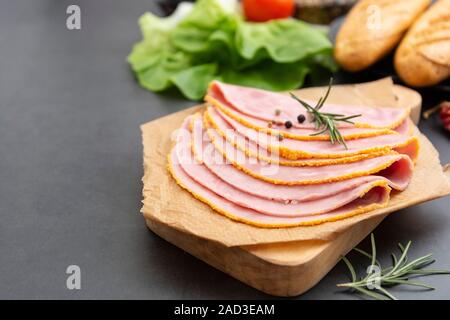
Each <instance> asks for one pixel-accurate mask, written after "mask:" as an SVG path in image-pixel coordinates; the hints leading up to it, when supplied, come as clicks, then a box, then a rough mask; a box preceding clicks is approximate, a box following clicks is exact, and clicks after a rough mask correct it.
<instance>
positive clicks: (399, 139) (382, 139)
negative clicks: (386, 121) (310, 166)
mask: <svg viewBox="0 0 450 320" xmlns="http://www.w3.org/2000/svg"><path fill="white" fill-rule="evenodd" d="M206 118H207V120H208V121H209V123H210V124H211V125H212V127H214V128H215V129H216V130H217V132H218V133H219V134H220V135H222V136H223V137H227V135H228V136H229V135H230V134H233V132H235V133H234V135H236V134H239V135H241V136H244V137H245V138H247V139H248V140H250V141H253V142H254V143H256V144H257V145H258V146H260V147H263V148H264V149H267V150H268V151H270V152H272V153H275V154H277V155H280V156H281V157H283V158H288V159H292V160H298V159H308V158H313V157H314V158H316V159H317V158H319V159H326V158H342V157H351V156H355V155H358V154H369V155H379V154H382V153H386V152H389V151H391V150H393V151H397V152H399V153H403V154H406V155H408V156H409V157H410V158H411V159H413V160H415V159H416V158H417V155H418V150H419V141H418V139H417V137H416V136H409V135H402V134H398V133H395V132H391V133H389V134H384V135H377V136H374V137H368V138H361V139H356V140H349V141H346V144H347V149H345V148H344V146H342V145H341V144H338V143H335V144H332V143H331V142H330V141H301V140H295V139H290V138H283V139H282V140H281V141H280V140H279V139H277V137H276V136H273V135H270V134H266V133H265V132H261V131H257V130H254V129H252V128H248V127H246V126H244V125H243V124H241V123H240V122H238V121H236V120H234V119H232V118H231V117H228V116H227V115H226V114H224V113H222V112H221V111H220V110H218V109H215V108H212V107H208V108H207V110H206ZM230 139H232V138H231V137H229V138H228V140H229V141H231V140H230ZM241 139H242V138H241ZM357 160H360V159H357ZM345 162H346V161H345Z"/></svg>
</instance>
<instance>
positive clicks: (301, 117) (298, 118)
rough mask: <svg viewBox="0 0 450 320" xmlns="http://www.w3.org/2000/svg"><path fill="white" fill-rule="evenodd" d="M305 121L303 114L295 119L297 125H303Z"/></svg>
mask: <svg viewBox="0 0 450 320" xmlns="http://www.w3.org/2000/svg"><path fill="white" fill-rule="evenodd" d="M305 120H306V117H305V116H304V115H303V114H299V115H298V117H297V121H298V123H303V122H305Z"/></svg>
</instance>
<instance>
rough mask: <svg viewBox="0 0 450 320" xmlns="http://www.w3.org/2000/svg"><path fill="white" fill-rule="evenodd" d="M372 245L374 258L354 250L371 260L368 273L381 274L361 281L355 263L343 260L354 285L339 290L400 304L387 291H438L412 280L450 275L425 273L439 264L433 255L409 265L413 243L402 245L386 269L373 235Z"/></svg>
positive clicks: (371, 275)
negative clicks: (411, 288)
mask: <svg viewBox="0 0 450 320" xmlns="http://www.w3.org/2000/svg"><path fill="white" fill-rule="evenodd" d="M370 241H371V244H372V254H370V253H368V252H366V251H364V250H361V249H359V248H354V250H355V251H356V252H358V253H360V254H362V255H363V256H365V257H367V258H369V259H370V262H371V264H370V266H369V268H370V269H369V268H368V269H367V270H368V271H369V270H370V271H373V270H377V271H378V272H368V274H367V276H365V277H361V278H360V279H359V280H358V279H357V276H356V271H355V268H354V267H353V265H352V264H351V262H350V261H349V260H348V259H347V258H346V257H342V260H343V261H344V262H345V264H346V265H347V267H348V269H349V270H350V274H351V277H352V282H348V283H341V284H338V285H337V286H338V287H344V288H348V289H350V290H351V291H353V292H359V293H361V294H364V295H367V296H370V297H372V298H374V299H377V300H389V299H392V300H397V298H396V297H394V296H393V295H392V294H391V293H390V292H389V291H388V290H387V289H386V287H392V286H394V285H400V284H401V285H409V286H415V287H421V288H425V289H428V290H434V289H435V288H433V287H431V286H429V285H427V284H425V283H422V282H417V281H411V280H410V279H412V278H416V277H421V276H428V275H436V274H450V270H438V269H424V268H425V267H427V266H429V265H430V264H432V263H433V262H435V260H434V259H433V258H432V254H431V253H430V254H427V255H425V256H423V257H420V258H417V259H414V260H412V261H409V257H408V250H409V249H410V247H411V241H409V242H408V243H407V244H406V246H403V245H402V244H400V243H399V244H398V247H399V248H400V253H401V254H400V256H399V257H397V256H396V255H395V254H394V253H392V254H391V257H392V266H389V267H387V268H382V267H381V264H380V262H379V261H378V260H377V257H376V245H375V237H374V235H373V233H372V234H371V235H370ZM408 261H409V262H408Z"/></svg>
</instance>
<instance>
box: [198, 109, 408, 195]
mask: <svg viewBox="0 0 450 320" xmlns="http://www.w3.org/2000/svg"><path fill="white" fill-rule="evenodd" d="M202 123H203V122H202V120H201V119H200V118H198V117H197V118H196V119H195V121H194V144H193V145H194V148H197V149H198V150H201V151H199V152H197V153H198V154H201V155H202V157H203V158H202V160H203V161H205V162H213V163H220V161H221V159H222V157H224V158H225V159H226V161H227V162H229V163H232V164H233V165H234V166H236V167H237V168H238V169H240V170H242V171H244V172H245V173H247V174H249V175H251V176H253V177H255V178H258V179H261V180H264V181H267V182H271V183H274V184H285V185H306V184H318V183H327V182H334V181H340V180H345V179H350V178H354V177H360V176H365V175H370V174H376V173H378V175H381V176H385V177H386V178H388V179H389V180H391V181H393V184H395V185H400V186H402V185H404V183H405V181H409V179H410V177H411V175H412V170H413V163H412V161H411V159H410V158H409V157H408V156H406V155H402V154H386V155H383V156H379V157H375V158H369V159H364V160H361V161H358V162H352V163H344V164H335V165H326V166H321V167H314V166H303V167H298V166H297V167H289V166H282V165H277V164H272V163H266V162H262V161H260V160H258V159H256V158H251V157H248V156H247V155H246V154H245V152H243V151H242V150H239V149H237V148H235V147H234V146H233V145H232V144H231V143H229V142H228V141H227V140H226V139H224V138H223V137H222V136H221V135H220V134H218V133H217V131H215V130H208V131H207V135H206V136H205V134H204V133H203V131H202V130H203V129H202ZM217 151H218V152H217ZM397 173H399V174H397ZM386 175H387V176H386Z"/></svg>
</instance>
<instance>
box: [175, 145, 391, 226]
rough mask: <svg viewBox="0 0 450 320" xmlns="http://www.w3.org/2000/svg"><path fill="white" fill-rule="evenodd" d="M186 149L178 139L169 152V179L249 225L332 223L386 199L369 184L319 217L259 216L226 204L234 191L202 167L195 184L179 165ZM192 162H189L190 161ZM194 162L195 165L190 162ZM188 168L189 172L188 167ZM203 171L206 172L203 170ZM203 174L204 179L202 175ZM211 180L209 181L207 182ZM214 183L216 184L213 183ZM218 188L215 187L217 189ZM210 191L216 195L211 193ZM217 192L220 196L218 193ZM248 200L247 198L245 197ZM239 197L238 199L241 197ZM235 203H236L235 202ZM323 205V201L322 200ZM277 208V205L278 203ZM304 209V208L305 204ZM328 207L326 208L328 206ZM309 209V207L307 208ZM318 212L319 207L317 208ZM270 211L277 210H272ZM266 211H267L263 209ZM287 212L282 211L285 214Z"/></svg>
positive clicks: (385, 190) (301, 214) (382, 203)
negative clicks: (356, 195)
mask: <svg viewBox="0 0 450 320" xmlns="http://www.w3.org/2000/svg"><path fill="white" fill-rule="evenodd" d="M188 150H189V144H188V143H186V142H185V141H184V140H181V141H179V142H178V143H177V145H176V147H175V148H173V149H172V151H171V153H170V155H169V166H168V168H169V171H170V173H171V175H172V176H173V178H174V179H175V180H176V182H177V184H178V185H179V186H180V187H182V188H184V189H186V190H187V191H189V192H190V193H191V194H192V195H193V196H194V197H195V198H197V199H198V200H200V201H202V202H204V203H206V204H208V205H209V206H210V207H211V208H213V209H214V210H215V211H217V212H219V213H221V214H223V215H225V216H227V217H228V218H231V219H233V220H236V221H240V222H245V223H248V224H252V225H255V226H259V227H266V228H271V227H273V228H279V227H293V226H299V225H314V224H319V223H324V222H327V221H335V220H339V219H343V218H346V217H350V216H353V215H356V214H361V213H364V212H367V211H370V210H373V209H376V208H381V207H383V206H385V205H386V204H387V201H388V199H389V188H387V187H386V185H385V184H380V185H373V187H371V188H369V189H365V190H362V188H361V190H360V191H361V192H362V193H360V194H359V196H358V197H356V198H355V199H354V200H353V201H351V200H349V199H350V198H353V197H352V196H349V195H347V196H346V195H344V194H345V192H344V194H342V199H340V200H341V202H342V203H346V204H345V205H343V206H341V207H339V208H337V209H335V210H331V211H328V212H326V213H322V214H316V215H306V214H305V213H304V212H303V211H302V212H299V213H298V212H297V213H296V214H295V215H293V214H292V213H295V211H292V212H288V213H286V215H287V216H284V215H277V216H275V215H270V214H262V213H261V212H258V211H256V210H254V209H251V208H247V207H245V206H243V205H242V204H244V203H240V204H236V203H235V202H233V201H230V200H229V199H227V198H226V197H224V196H227V197H230V198H231V199H235V198H234V197H235V196H236V191H235V190H233V189H230V188H232V187H231V186H229V185H226V189H223V188H222V187H224V185H223V183H224V182H223V181H222V180H220V179H219V180H217V178H215V176H214V175H212V173H209V171H208V169H207V168H206V167H205V166H202V165H200V164H199V165H198V166H197V167H196V168H197V169H199V170H200V171H201V172H200V171H199V172H196V173H197V175H196V178H197V180H198V181H201V182H202V183H199V182H197V181H195V180H194V179H193V178H192V176H193V175H194V174H193V173H191V175H192V176H190V175H189V174H188V173H187V170H186V171H185V170H184V169H183V167H182V165H181V164H183V163H186V161H187V158H185V156H182V157H180V154H181V155H186V154H187V152H189V151H188ZM191 160H192V161H193V159H192V158H191ZM190 163H195V162H190ZM189 169H192V168H191V167H189ZM205 170H206V171H205ZM205 173H206V176H204V174H205ZM209 179H212V180H209ZM216 183H217V184H216ZM205 184H207V185H209V186H210V188H211V189H210V188H208V187H206V186H205ZM217 187H219V188H217ZM212 189H214V190H215V191H216V192H213V191H212ZM219 193H220V194H219ZM248 196H249V197H250V195H248ZM241 198H242V197H241ZM252 199H253V198H252ZM241 200H243V201H245V204H248V205H249V206H252V207H257V208H259V207H260V206H261V205H262V202H260V201H263V200H264V199H262V198H258V202H256V203H255V202H254V199H253V200H245V199H244V198H242V199H241ZM235 201H236V200H235ZM322 202H324V201H322ZM278 205H280V206H281V204H278ZM284 206H286V207H292V208H293V207H294V206H295V205H292V204H288V205H284ZM305 206H307V205H305ZM328 206H330V205H329V204H328ZM310 207H311V208H313V206H310ZM317 208H319V210H320V207H317ZM272 209H273V210H278V209H275V208H272ZM265 210H266V211H267V209H265ZM286 210H287V209H285V211H286Z"/></svg>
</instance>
